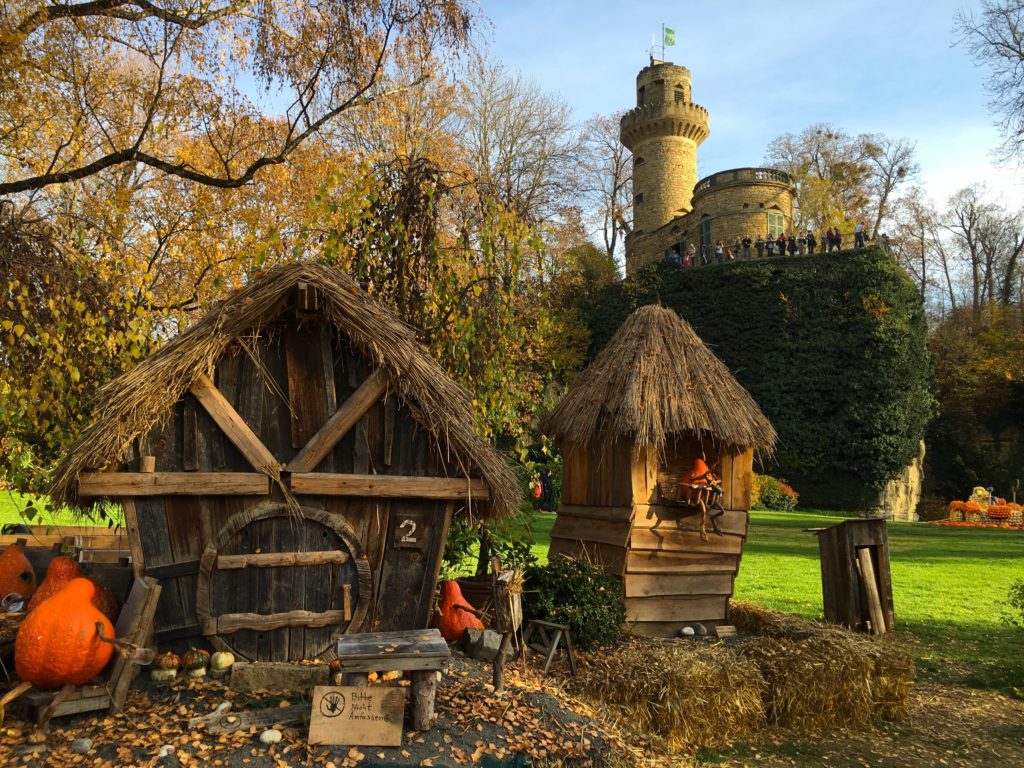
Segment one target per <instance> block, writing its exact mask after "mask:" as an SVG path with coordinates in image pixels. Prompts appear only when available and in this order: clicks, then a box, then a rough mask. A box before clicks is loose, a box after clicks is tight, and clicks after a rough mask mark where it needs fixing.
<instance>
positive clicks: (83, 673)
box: [14, 579, 114, 689]
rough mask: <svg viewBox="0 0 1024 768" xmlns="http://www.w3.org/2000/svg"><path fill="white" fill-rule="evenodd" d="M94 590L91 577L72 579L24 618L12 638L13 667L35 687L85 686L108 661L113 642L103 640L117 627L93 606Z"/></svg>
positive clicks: (110, 635)
mask: <svg viewBox="0 0 1024 768" xmlns="http://www.w3.org/2000/svg"><path fill="white" fill-rule="evenodd" d="M95 592H96V588H95V586H94V585H93V583H92V582H91V581H89V580H88V579H73V580H72V581H71V582H70V583H69V584H68V585H67V586H65V587H64V588H63V589H62V590H61V591H60V592H58V593H57V594H56V595H54V596H53V597H51V598H50V599H49V600H47V601H45V602H44V603H42V604H41V605H39V606H38V607H37V608H36V610H34V611H32V613H30V614H29V615H28V616H26V617H25V621H23V622H22V624H21V627H20V628H19V629H18V636H17V637H16V638H15V640H14V668H15V669H16V670H17V672H18V676H19V677H20V678H21V679H22V680H25V681H26V682H30V683H32V685H34V686H35V687H36V688H40V689H47V688H62V687H64V686H65V685H82V684H83V683H86V682H88V681H89V680H91V679H92V678H94V677H96V675H98V674H99V673H100V672H102V671H103V668H104V667H105V666H106V665H107V662H108V661H110V657H111V655H112V654H113V653H114V646H113V645H111V644H110V643H107V642H103V641H102V640H100V635H99V632H98V631H97V627H96V625H97V623H98V624H100V626H101V627H102V629H103V636H104V637H108V638H110V637H113V636H114V627H113V625H112V624H111V623H110V620H109V619H107V617H106V616H104V615H103V614H102V613H100V612H99V610H97V608H96V606H94V605H93V604H92V597H93V595H94V594H95Z"/></svg>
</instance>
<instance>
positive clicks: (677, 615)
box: [625, 595, 729, 622]
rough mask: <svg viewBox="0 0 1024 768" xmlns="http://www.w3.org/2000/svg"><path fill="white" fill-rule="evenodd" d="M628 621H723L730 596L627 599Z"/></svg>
mask: <svg viewBox="0 0 1024 768" xmlns="http://www.w3.org/2000/svg"><path fill="white" fill-rule="evenodd" d="M625 603H626V621H627V622H629V621H687V622H689V621H704V620H717V621H723V620H724V619H725V615H726V609H727V606H728V603H729V596H728V595H711V596H707V595H705V596H700V597H627V598H626V599H625Z"/></svg>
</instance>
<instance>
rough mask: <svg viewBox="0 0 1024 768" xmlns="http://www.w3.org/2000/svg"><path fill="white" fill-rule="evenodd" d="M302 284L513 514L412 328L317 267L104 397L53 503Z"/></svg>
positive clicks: (259, 292) (274, 283)
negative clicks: (312, 289) (306, 286)
mask: <svg viewBox="0 0 1024 768" xmlns="http://www.w3.org/2000/svg"><path fill="white" fill-rule="evenodd" d="M300 282H304V283H307V284H309V285H310V286H312V287H315V288H316V289H317V291H318V293H319V295H320V299H321V305H322V314H323V316H324V317H325V318H326V319H327V320H328V321H329V322H330V323H332V324H333V325H334V326H335V327H336V328H337V329H338V331H339V333H341V334H343V335H344V336H345V337H347V338H348V339H349V340H350V341H351V342H352V344H353V345H354V347H355V348H356V349H357V350H358V351H359V352H360V353H361V354H362V355H363V356H364V357H365V358H366V359H367V360H368V361H369V362H370V363H371V364H372V365H374V366H376V367H377V368H378V369H380V370H381V371H383V372H384V373H385V374H386V375H387V378H388V387H389V392H390V394H389V396H390V395H393V394H396V393H397V395H398V396H399V397H400V398H401V400H402V401H403V402H404V403H405V404H406V405H407V406H408V407H409V408H410V409H411V410H412V412H413V414H414V416H415V417H416V419H417V420H418V421H419V422H420V424H422V425H423V426H424V427H425V428H426V429H427V430H428V431H429V432H430V433H431V434H432V435H433V436H434V438H435V439H436V441H437V445H438V448H439V449H440V450H441V451H443V452H445V453H448V454H450V455H454V457H455V459H456V461H457V464H458V466H459V468H460V470H461V471H462V472H463V473H464V474H465V475H466V476H467V477H468V476H470V475H471V474H473V475H477V476H479V477H481V478H482V479H483V480H484V481H485V482H486V483H487V484H488V486H489V488H490V494H491V501H490V512H491V514H493V515H495V516H502V515H505V514H509V513H511V512H513V511H515V509H516V508H517V507H518V505H519V501H520V496H521V493H520V490H519V485H518V482H517V480H516V477H515V475H514V474H513V472H512V470H511V468H510V467H509V466H508V463H507V462H506V461H505V459H504V458H503V457H502V456H501V454H499V453H498V452H497V451H496V450H494V449H493V448H492V447H491V446H489V445H487V444H486V443H485V442H484V441H483V440H481V439H480V438H479V437H478V436H477V434H476V433H475V431H474V428H473V414H472V408H471V400H470V396H469V394H468V393H467V392H466V390H464V389H463V388H462V387H460V386H459V385H458V384H456V383H455V382H454V381H452V379H451V378H449V377H448V375H447V374H445V372H444V371H443V370H442V369H441V367H440V366H439V365H438V364H437V363H436V362H435V361H434V360H433V358H431V357H430V356H429V355H427V354H426V352H425V351H424V350H423V349H422V347H420V345H419V343H418V342H417V340H416V336H415V333H414V332H413V330H412V329H411V328H410V327H409V326H407V325H405V324H404V323H402V322H400V321H398V320H397V319H395V318H394V317H393V316H392V315H391V314H390V313H389V312H388V311H387V310H386V309H384V308H383V307H382V306H381V305H379V304H378V303H377V302H375V301H374V300H373V299H371V298H370V297H369V296H368V295H367V294H366V293H365V292H364V291H363V290H362V289H361V288H360V287H359V286H358V285H357V284H356V282H355V281H354V280H352V278H350V277H349V276H348V275H346V274H344V273H342V272H340V271H339V270H337V269H332V268H329V267H325V266H321V265H318V264H311V263H300V264H289V265H283V266H279V267H275V268H274V269H272V270H270V271H268V272H267V273H266V274H265V275H264V276H263V277H261V278H260V279H258V280H255V281H254V282H253V283H252V284H250V285H249V286H247V287H246V288H244V289H242V290H240V291H238V292H236V293H235V294H234V295H233V296H231V297H230V298H228V299H227V300H226V301H224V302H222V303H220V304H219V305H217V306H216V307H214V308H213V309H212V310H211V311H210V312H209V313H208V314H206V315H205V316H204V317H203V318H202V319H201V320H199V321H198V322H197V323H196V324H195V325H193V326H192V327H191V328H189V329H188V330H187V331H185V332H184V333H182V334H181V335H179V336H177V337H175V338H174V339H172V340H171V341H169V342H168V343H167V344H165V345H164V346H163V347H161V348H160V349H159V350H157V351H156V352H155V353H154V354H153V355H151V356H150V357H148V358H147V359H146V360H144V361H142V362H141V363H139V364H138V365H137V366H136V367H135V368H133V369H132V370H130V371H128V372H127V373H124V374H122V375H121V376H119V377H118V378H116V379H114V380H113V381H111V382H109V383H108V384H106V385H105V386H104V387H103V388H102V389H100V391H99V392H98V394H97V398H96V402H95V407H94V413H95V414H97V418H96V420H95V421H94V422H93V423H92V424H91V426H89V428H88V429H87V430H86V431H85V432H84V433H83V434H82V436H81V437H80V438H79V439H78V440H77V441H76V442H75V443H74V445H72V446H71V448H70V450H69V451H68V453H67V456H66V457H65V458H64V460H63V461H62V462H61V464H60V466H58V468H57V471H56V474H55V479H54V481H53V484H52V486H51V488H50V495H51V497H52V498H53V500H54V501H55V502H56V503H57V504H63V503H72V504H74V503H77V501H78V498H77V481H78V476H79V474H80V473H82V472H85V471H90V470H94V469H100V468H103V467H106V466H109V465H112V464H117V463H120V462H123V461H125V460H126V458H127V456H128V455H129V453H130V451H131V444H132V441H133V440H135V439H136V438H138V437H140V436H141V435H144V434H146V433H147V432H149V430H150V429H152V428H153V427H154V426H156V425H157V424H158V423H160V422H161V420H162V419H164V418H166V417H167V416H168V415H169V413H170V409H171V406H172V404H173V403H175V402H177V401H178V399H179V398H180V397H181V396H182V395H183V394H184V393H185V392H186V390H188V388H189V387H190V386H191V385H192V383H193V382H194V381H195V380H196V379H197V378H198V377H199V376H200V375H201V374H206V375H208V376H211V377H212V375H213V370H214V366H215V364H216V362H217V360H218V359H219V358H220V357H221V356H222V355H223V354H224V353H225V351H226V350H227V349H228V347H229V346H230V345H231V344H232V343H234V342H235V341H236V340H238V339H240V338H243V337H246V336H250V335H251V334H253V333H257V332H259V331H260V330H262V329H263V328H265V327H266V326H268V325H269V324H271V323H272V322H273V321H274V320H276V319H277V318H278V316H279V315H280V314H281V313H282V312H283V310H284V309H285V307H286V305H287V303H288V300H289V297H290V294H291V291H292V289H293V287H295V286H296V285H297V284H298V283H300Z"/></svg>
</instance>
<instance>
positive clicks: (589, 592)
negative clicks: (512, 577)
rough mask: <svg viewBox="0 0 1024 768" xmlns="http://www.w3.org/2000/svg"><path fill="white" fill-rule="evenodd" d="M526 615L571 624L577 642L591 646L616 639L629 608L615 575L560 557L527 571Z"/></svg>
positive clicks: (524, 596) (579, 644)
mask: <svg viewBox="0 0 1024 768" xmlns="http://www.w3.org/2000/svg"><path fill="white" fill-rule="evenodd" d="M523 615H524V616H525V618H526V619H541V620H543V621H552V622H554V623H556V624H565V625H567V626H568V627H569V629H570V631H571V632H572V640H573V643H575V644H576V645H578V646H580V647H581V648H587V647H589V646H590V645H591V644H593V643H608V642H611V641H612V640H614V639H615V637H616V636H617V635H618V633H619V628H620V627H621V626H622V624H623V622H625V620H626V607H625V604H624V603H623V602H622V586H621V585H620V584H619V580H618V579H616V578H615V577H614V576H609V575H608V574H607V573H605V572H604V571H602V570H601V569H600V568H597V567H596V566H593V565H591V564H590V563H587V562H584V561H583V560H574V559H572V558H569V557H557V558H555V559H554V560H552V561H550V562H549V563H548V564H547V565H544V566H539V567H536V568H530V569H529V570H528V571H527V572H526V586H525V592H524V593H523Z"/></svg>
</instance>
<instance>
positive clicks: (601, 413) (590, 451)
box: [542, 306, 776, 636]
mask: <svg viewBox="0 0 1024 768" xmlns="http://www.w3.org/2000/svg"><path fill="white" fill-rule="evenodd" d="M542 429H543V430H544V431H545V432H546V433H547V434H549V435H552V436H553V437H554V438H555V439H556V441H557V442H558V444H559V447H560V448H561V450H562V454H563V457H564V464H563V478H562V506H561V507H560V508H559V510H558V519H557V521H556V522H555V525H554V528H553V529H552V532H551V550H550V556H552V557H554V556H556V555H559V554H565V555H571V556H576V557H585V558H587V559H590V560H592V561H595V562H598V563H600V564H601V565H602V566H603V567H604V568H605V569H606V570H607V571H609V572H610V573H613V574H615V575H617V576H619V577H621V578H622V579H623V584H624V589H625V599H626V615H627V619H628V620H629V621H631V622H632V623H633V626H634V629H635V630H636V631H638V632H642V633H646V634H651V635H666V636H667V635H674V634H675V633H676V632H678V631H679V630H680V629H681V628H682V627H683V626H685V625H687V624H690V623H693V622H701V623H703V624H705V626H707V625H712V626H714V625H716V624H722V623H724V622H725V621H726V615H727V606H728V600H729V597H730V596H731V594H732V583H733V578H734V577H735V574H736V571H737V569H738V568H739V561H740V555H741V553H742V547H743V541H744V538H745V537H746V531H747V522H748V520H747V518H748V512H747V511H748V509H749V507H750V491H751V484H752V480H753V456H754V451H755V450H756V451H762V452H770V451H771V450H772V448H773V447H774V444H775V439H776V435H775V430H774V428H773V427H772V425H771V424H770V423H769V421H768V419H767V418H765V416H764V414H763V413H761V410H760V408H758V406H757V404H756V403H755V402H754V400H753V398H751V396H750V394H749V393H748V392H747V391H746V390H745V389H744V388H743V387H742V386H740V384H739V382H737V381H736V379H735V378H733V376H732V374H731V373H730V372H729V370H728V369H727V368H726V367H725V365H724V364H723V363H722V362H721V361H720V360H719V359H718V358H717V357H715V355H714V354H713V353H712V352H711V350H709V349H708V348H707V346H705V345H704V343H703V342H702V341H701V340H700V338H699V337H698V336H697V334H696V333H695V332H694V330H693V328H691V327H690V325H689V324H688V323H687V322H686V321H684V320H683V319H682V318H680V317H679V315H677V314H676V313H675V312H673V311H672V310H670V309H666V308H664V307H659V306H646V307H643V308H641V309H638V310H637V311H636V312H634V313H633V314H632V315H631V316H630V317H629V318H628V319H627V320H626V321H625V322H624V323H623V324H622V327H621V328H619V330H618V331H617V332H616V334H615V336H614V337H613V338H612V339H611V341H610V342H609V343H608V345H607V346H606V347H605V349H604V350H603V351H602V352H601V353H600V354H599V355H598V356H597V358H596V359H595V360H594V362H593V363H591V365H590V366H589V367H588V368H587V369H586V370H585V371H583V373H581V374H580V375H579V377H578V378H577V380H576V382H575V383H574V384H573V386H572V387H571V389H570V390H569V393H568V394H567V395H566V397H565V399H563V400H562V402H560V403H559V404H558V406H557V407H556V408H555V409H554V410H553V411H552V413H551V414H550V415H549V416H548V418H547V419H545V420H544V422H543V424H542ZM705 465H706V467H707V468H711V470H712V472H713V473H714V480H716V481H717V483H713V482H711V478H706V477H698V474H697V473H696V472H695V468H696V467H698V466H705ZM716 489H718V490H716ZM706 525H707V526H708V527H711V528H714V529H717V530H715V531H714V532H708V533H707V535H705V533H704V528H705V526H706Z"/></svg>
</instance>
